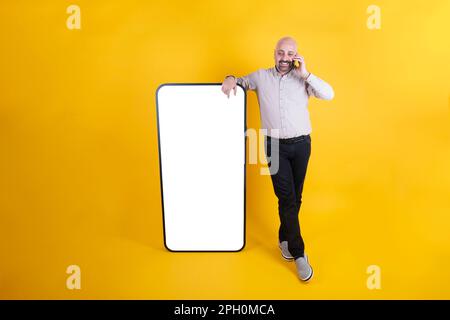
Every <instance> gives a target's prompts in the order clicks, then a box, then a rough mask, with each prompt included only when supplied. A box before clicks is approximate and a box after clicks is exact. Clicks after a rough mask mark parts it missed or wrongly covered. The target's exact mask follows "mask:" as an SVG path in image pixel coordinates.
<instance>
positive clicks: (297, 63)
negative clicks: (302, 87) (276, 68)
mask: <svg viewBox="0 0 450 320" xmlns="http://www.w3.org/2000/svg"><path fill="white" fill-rule="evenodd" d="M294 67H295V68H298V67H300V63H299V62H298V60H295V61H294Z"/></svg>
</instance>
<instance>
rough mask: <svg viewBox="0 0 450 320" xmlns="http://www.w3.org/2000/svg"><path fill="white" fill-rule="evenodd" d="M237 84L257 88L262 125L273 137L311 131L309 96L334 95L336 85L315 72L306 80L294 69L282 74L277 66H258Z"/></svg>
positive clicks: (246, 87) (249, 88)
mask: <svg viewBox="0 0 450 320" xmlns="http://www.w3.org/2000/svg"><path fill="white" fill-rule="evenodd" d="M237 83H239V84H240V85H242V86H243V87H244V88H245V89H246V90H254V91H256V94H257V96H258V102H259V109H260V116H261V127H262V129H266V130H267V135H269V136H272V137H274V138H283V139H284V138H292V137H297V136H300V135H306V134H310V133H311V131H312V128H311V121H310V118H309V111H308V99H309V97H310V96H311V95H313V96H315V97H317V98H319V99H325V100H331V99H333V97H334V91H333V88H332V87H331V86H330V85H329V84H328V83H326V82H325V81H324V80H322V79H320V78H319V77H317V76H315V75H314V74H310V75H309V77H308V79H307V80H306V81H305V80H303V79H301V78H300V77H299V76H298V75H297V74H296V73H295V72H294V71H293V70H291V71H289V72H288V73H286V74H284V75H281V74H280V73H279V72H278V71H277V69H276V67H272V68H268V69H259V70H257V71H255V72H253V73H250V74H249V75H247V76H243V77H239V78H237ZM272 129H277V130H278V131H277V130H275V131H272Z"/></svg>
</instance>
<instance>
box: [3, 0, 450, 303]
mask: <svg viewBox="0 0 450 320" xmlns="http://www.w3.org/2000/svg"><path fill="white" fill-rule="evenodd" d="M74 3H75V4H77V5H79V6H80V8H81V28H82V29H81V30H68V29H67V27H66V19H67V17H68V16H69V15H68V14H67V13H66V8H67V7H68V6H69V5H70V4H72V2H69V1H55V0H51V1H2V2H1V4H0V34H1V50H0V90H1V95H0V103H1V108H0V121H1V123H0V139H1V140H0V141H1V149H0V150H1V154H0V163H1V166H0V170H1V171H0V174H1V179H0V210H1V215H0V217H1V220H0V297H1V298H7V299H10V298H25V299H28V298H38V299H40V298H58V299H59V298H68V299H78V298H87V299H91V298H105V299H110V298H127V299H128V298H137V299H144V298H145V299H146V298H149V299H166V298H182V299H184V298H192V299H198V298H201V299H208V298H211V299H215V298H224V299H227V298H236V299H254V298H255V299H256V298H258V299H313V298H332V299H334V298H344V299H346V298H357V299H360V298H369V299H380V298H387V299H392V298H426V299H428V298H450V273H449V270H450V247H449V246H450V236H449V234H450V233H449V229H450V228H449V222H450V217H449V213H450V212H449V211H450V210H449V209H450V200H449V190H450V169H449V163H450V148H449V147H450V141H449V139H450V129H449V120H450V115H449V105H450V95H449V74H450V64H449V59H448V58H449V56H450V46H449V43H448V35H449V30H450V22H449V21H450V2H448V1H446V0H429V1H376V2H375V1H374V2H372V1H331V0H330V1H325V0H320V1H298V0H295V1H283V2H277V1H267V2H263V1H248V2H245V1H214V2H213V1H192V2H187V1H133V0H129V1H81V0H80V1H76V2H74ZM370 4H376V5H378V6H380V8H381V29H380V30H369V29H368V28H367V27H366V20H367V17H368V16H369V15H368V14H367V13H366V9H367V7H368V6H369V5H370ZM285 35H291V36H293V37H295V38H296V39H297V40H298V43H299V51H300V53H301V54H303V55H304V57H305V59H306V63H307V67H308V69H309V71H311V72H313V73H315V74H316V75H318V76H319V77H321V78H323V79H325V80H326V81H328V82H329V83H330V84H331V85H332V86H333V88H334V90H335V93H336V96H335V99H334V100H332V101H321V100H317V99H311V100H310V111H311V118H312V123H313V133H312V155H311V160H310V164H309V171H308V175H307V178H306V182H305V189H304V194H303V197H304V198H303V205H302V210H301V213H300V216H301V225H302V231H303V235H304V237H305V241H306V246H307V252H308V253H309V255H310V258H311V262H312V265H313V267H314V269H315V278H314V279H313V281H312V282H311V283H309V284H303V283H301V282H300V281H299V280H298V279H297V277H296V273H295V266H294V264H293V263H288V262H284V261H283V260H282V259H281V257H280V254H279V249H278V248H277V230H278V214H277V202H276V198H275V195H274V193H273V189H272V184H271V181H270V177H269V176H261V175H259V169H260V167H261V165H248V166H247V245H246V247H245V249H244V250H243V251H242V252H239V253H170V252H168V251H166V250H165V248H164V246H163V229H162V214H161V198H160V184H159V165H158V144H157V143H158V141H157V129H156V112H155V90H156V88H157V86H158V85H160V84H161V83H165V82H221V81H222V79H223V77H224V76H225V75H227V74H236V75H245V74H248V73H250V72H252V71H255V70H257V69H258V68H268V67H271V66H273V48H274V45H275V43H276V41H277V40H278V38H280V37H282V36H285ZM259 125H260V122H259V109H258V105H257V101H256V95H255V94H254V93H253V92H251V93H249V96H248V127H249V128H259ZM71 264H76V265H79V266H80V267H81V272H82V275H81V286H82V289H81V290H73V291H71V290H68V289H66V278H67V276H68V275H67V274H66V268H67V266H68V265H71ZM369 265H378V266H379V267H380V268H381V286H382V287H381V289H380V290H369V289H368V288H367V287H366V280H367V277H368V274H367V273H366V269H367V267H368V266H369Z"/></svg>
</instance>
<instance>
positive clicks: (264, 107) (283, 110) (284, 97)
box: [222, 37, 334, 281]
mask: <svg viewBox="0 0 450 320" xmlns="http://www.w3.org/2000/svg"><path fill="white" fill-rule="evenodd" d="M274 59H275V66H274V67H272V68H268V69H259V70H257V71H255V72H253V73H250V74H249V75H247V76H243V77H239V78H237V77H235V76H233V75H229V76H226V77H225V80H224V81H223V84H222V91H223V92H224V93H225V94H226V95H227V96H228V98H229V97H230V92H231V90H233V91H234V94H235V95H236V85H237V84H240V85H241V86H243V87H244V88H245V90H253V91H256V94H257V96H258V103H259V109H260V116H261V127H262V129H263V130H266V131H264V132H267V135H265V137H264V140H265V141H264V143H265V144H264V147H265V155H266V158H267V162H268V166H269V170H270V176H271V180H272V185H273V189H274V192H275V195H276V196H277V198H278V214H279V217H280V227H279V231H278V246H279V248H280V250H281V255H282V257H283V258H284V259H286V260H288V261H295V264H296V268H297V274H298V277H299V278H300V279H301V280H302V281H309V280H310V279H311V278H312V276H313V269H312V267H311V265H310V263H309V261H308V256H307V255H306V253H305V244H304V242H303V238H302V236H301V233H300V223H299V218H298V215H299V212H300V206H301V203H302V191H303V183H304V181H305V176H306V170H307V167H308V161H309V157H310V154H311V136H310V133H311V122H310V118H309V112H308V99H309V97H311V96H314V97H316V98H319V99H324V100H331V99H333V97H334V91H333V88H332V87H331V86H330V85H329V84H328V83H326V82H325V81H324V80H322V79H320V78H319V77H317V76H316V75H314V74H312V73H310V72H309V71H308V70H307V69H306V63H305V59H304V58H303V57H302V56H301V55H299V54H298V52H297V43H296V41H295V39H293V38H291V37H284V38H281V39H280V40H279V41H278V42H277V44H276V47H275V50H274ZM294 61H298V63H299V67H295V65H294ZM272 150H274V152H277V151H278V154H272V152H271V151H272Z"/></svg>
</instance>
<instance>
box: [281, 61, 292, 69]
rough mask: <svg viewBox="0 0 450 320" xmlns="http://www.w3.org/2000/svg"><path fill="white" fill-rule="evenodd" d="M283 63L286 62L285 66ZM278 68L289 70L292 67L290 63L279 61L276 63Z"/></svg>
mask: <svg viewBox="0 0 450 320" xmlns="http://www.w3.org/2000/svg"><path fill="white" fill-rule="evenodd" d="M283 62H286V64H283ZM278 67H280V68H281V67H284V68H290V67H292V62H290V61H284V60H281V61H279V62H278Z"/></svg>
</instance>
